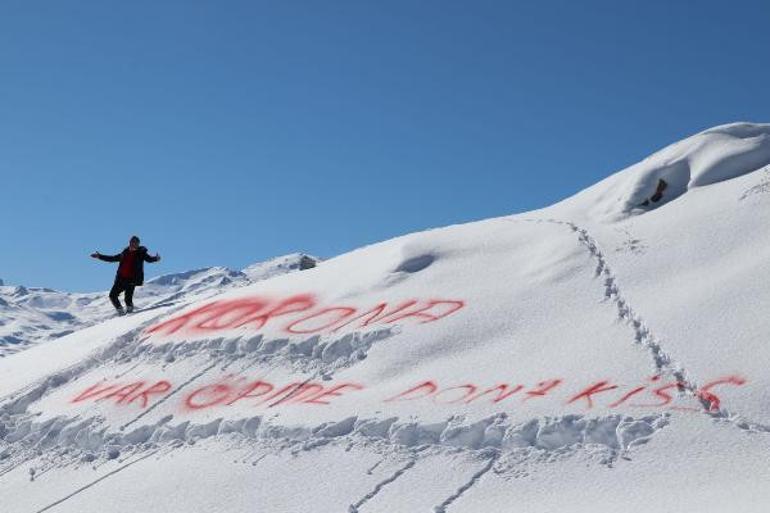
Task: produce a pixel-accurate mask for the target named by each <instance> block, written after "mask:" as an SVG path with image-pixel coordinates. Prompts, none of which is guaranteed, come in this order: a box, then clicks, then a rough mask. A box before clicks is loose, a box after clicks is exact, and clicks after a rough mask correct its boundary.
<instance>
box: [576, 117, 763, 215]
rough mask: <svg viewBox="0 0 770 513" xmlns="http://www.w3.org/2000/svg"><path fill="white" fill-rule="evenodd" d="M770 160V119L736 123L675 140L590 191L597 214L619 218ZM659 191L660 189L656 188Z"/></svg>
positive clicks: (731, 176)
mask: <svg viewBox="0 0 770 513" xmlns="http://www.w3.org/2000/svg"><path fill="white" fill-rule="evenodd" d="M768 164H770V125H763V124H751V123H733V124H729V125H723V126H718V127H715V128H711V129H709V130H705V131H703V132H701V133H699V134H696V135H694V136H692V137H689V138H687V139H684V140H682V141H679V142H677V143H675V144H672V145H670V146H668V147H666V148H664V149H662V150H660V151H658V152H657V153H655V154H653V155H651V156H649V157H647V158H646V159H644V160H643V161H641V162H639V163H637V164H634V165H632V166H630V167H628V168H627V169H624V170H623V171H620V172H619V173H618V174H616V175H615V176H613V177H611V178H610V179H608V180H606V181H605V182H602V183H601V184H598V185H597V186H594V187H593V188H592V189H589V191H591V192H593V193H594V194H596V198H595V199H594V200H593V201H594V202H595V203H596V205H595V206H593V207H592V210H593V211H594V212H596V215H597V216H601V217H609V218H611V219H620V218H622V217H624V216H627V215H629V214H640V213H643V212H645V211H647V210H650V209H652V208H656V207H658V206H661V205H664V204H666V203H668V202H670V201H673V200H675V199H677V198H679V197H681V196H682V195H683V194H685V193H687V192H688V191H690V190H692V189H694V188H697V187H703V186H707V185H712V184H715V183H718V182H722V181H725V180H730V179H733V178H736V177H740V176H742V175H745V174H747V173H751V172H753V171H757V170H759V169H761V168H764V167H765V166H767V165H768ZM656 193H659V194H656Z"/></svg>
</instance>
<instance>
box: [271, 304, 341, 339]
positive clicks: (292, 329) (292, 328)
mask: <svg viewBox="0 0 770 513" xmlns="http://www.w3.org/2000/svg"><path fill="white" fill-rule="evenodd" d="M335 311H338V312H340V313H338V314H335V315H333V316H331V320H330V321H329V320H327V321H326V322H325V323H323V324H320V325H316V326H312V325H311V326H308V327H306V328H305V329H297V328H296V326H297V325H298V324H302V323H305V322H307V321H309V320H310V319H315V318H317V317H323V316H324V315H327V314H328V313H330V312H335ZM354 313H356V309H355V308H351V307H349V306H337V307H333V308H324V309H323V310H321V311H320V312H317V313H314V314H311V315H308V316H306V317H302V318H301V319H298V320H296V321H294V322H292V323H291V324H289V325H288V326H286V328H284V329H285V330H286V331H288V332H289V333H318V332H320V331H324V330H325V329H328V328H331V327H332V326H334V325H335V324H337V323H338V322H340V321H341V320H343V319H345V318H346V317H349V316H351V315H353V314H354Z"/></svg>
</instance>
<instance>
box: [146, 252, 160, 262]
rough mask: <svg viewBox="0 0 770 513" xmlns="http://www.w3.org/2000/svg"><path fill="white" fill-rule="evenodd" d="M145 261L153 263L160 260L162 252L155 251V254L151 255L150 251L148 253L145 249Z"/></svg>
mask: <svg viewBox="0 0 770 513" xmlns="http://www.w3.org/2000/svg"><path fill="white" fill-rule="evenodd" d="M144 261H145V262H149V263H151V264H152V263H155V262H158V261H160V254H159V253H155V256H152V255H150V254H149V253H147V252H146V251H145V253H144Z"/></svg>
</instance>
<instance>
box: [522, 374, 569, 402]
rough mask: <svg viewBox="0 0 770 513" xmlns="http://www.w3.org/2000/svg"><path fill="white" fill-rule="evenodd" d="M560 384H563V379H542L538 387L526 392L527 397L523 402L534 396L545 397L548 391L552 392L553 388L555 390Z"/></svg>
mask: <svg viewBox="0 0 770 513" xmlns="http://www.w3.org/2000/svg"><path fill="white" fill-rule="evenodd" d="M560 384H561V380H560V379H549V380H548V381H541V382H540V383H538V384H537V388H536V389H534V390H528V391H527V392H526V394H527V397H525V398H524V399H522V402H524V401H529V400H530V399H532V398H533V397H543V396H545V395H546V394H547V393H548V392H550V391H551V390H553V389H554V388H556V387H557V386H559V385H560Z"/></svg>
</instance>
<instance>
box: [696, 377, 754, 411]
mask: <svg viewBox="0 0 770 513" xmlns="http://www.w3.org/2000/svg"><path fill="white" fill-rule="evenodd" d="M745 384H746V380H745V379H744V378H742V377H740V376H727V377H725V378H719V379H717V380H714V381H711V382H709V383H706V384H705V385H704V386H702V387H701V388H700V389H699V390H698V391H697V392H696V395H697V396H698V397H700V398H701V399H702V400H703V401H705V402H707V403H708V404H709V411H712V412H714V411H719V405H720V401H719V397H717V396H716V395H715V394H713V393H711V392H710V390H711V389H712V388H714V387H715V386H717V385H738V386H741V385H745Z"/></svg>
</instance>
